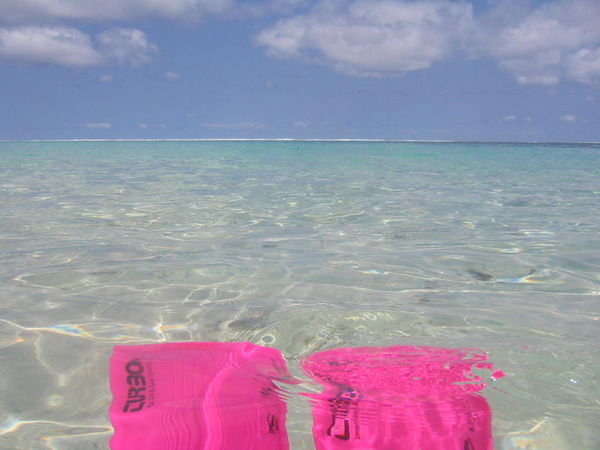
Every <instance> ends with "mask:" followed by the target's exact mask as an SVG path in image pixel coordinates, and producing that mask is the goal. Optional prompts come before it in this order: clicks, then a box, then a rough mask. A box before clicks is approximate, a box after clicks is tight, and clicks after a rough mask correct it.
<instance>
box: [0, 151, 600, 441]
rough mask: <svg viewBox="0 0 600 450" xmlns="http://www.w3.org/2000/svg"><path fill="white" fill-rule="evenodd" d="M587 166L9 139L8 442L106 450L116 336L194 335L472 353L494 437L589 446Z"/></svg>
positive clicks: (592, 284) (596, 225) (312, 347)
mask: <svg viewBox="0 0 600 450" xmlns="http://www.w3.org/2000/svg"><path fill="white" fill-rule="evenodd" d="M599 180H600V146H594V145H542V144H535V145H534V144H465V143H435V144H434V143H385V142H379V143H373V142H343V143H342V142H293V141H292V142H21V143H7V142H5V143H0V207H1V211H2V213H1V215H0V361H1V364H0V448H7V449H37V448H40V449H42V448H43V449H46V448H55V449H92V448H105V447H106V446H107V443H108V440H109V438H110V436H111V432H112V430H111V427H110V422H109V420H108V414H107V410H108V405H109V403H110V398H111V397H110V391H109V388H108V358H109V357H110V354H111V349H112V346H113V345H115V344H126V343H130V344H136V343H137V344H142V343H156V342H167V341H190V340H193V341H251V342H253V343H256V344H261V345H266V346H273V347H276V348H278V349H279V350H281V351H282V353H283V354H284V355H285V357H286V358H287V360H288V365H289V366H290V370H291V371H292V372H294V374H295V375H298V376H301V374H300V372H299V371H298V369H297V361H298V359H299V358H301V357H302V356H306V355H308V354H310V353H313V352H316V351H320V350H325V349H330V348H335V347H342V346H371V345H429V346H445V347H477V348H481V349H484V350H486V351H487V352H489V355H490V360H491V361H493V362H494V364H495V365H496V367H497V368H499V369H502V370H503V371H504V372H506V374H507V376H506V377H504V378H502V379H499V380H497V381H495V382H490V384H491V386H490V387H489V388H488V389H487V390H486V391H484V394H485V397H486V398H487V399H488V401H489V404H490V406H491V409H492V413H493V420H494V422H493V424H494V435H495V442H496V447H497V448H500V449H521V448H536V449H565V448H577V449H593V448H600V438H599V437H598V434H597V431H596V429H597V424H598V422H599V420H600V404H599V401H598V398H599V397H600V395H599V394H600V386H599V383H600V382H599V376H598V375H599V373H600V362H599V361H600V360H599V356H600V355H599V350H598V348H599V346H598V345H597V343H598V340H599V337H600V323H599V320H600V319H599V317H600V315H599V307H598V302H599V297H600V234H599V233H598V232H599V231H600V220H599V218H600V181H599ZM289 409H290V411H289V413H288V424H287V429H288V433H289V435H290V441H291V443H292V448H294V449H295V448H298V449H304V448H307V449H309V448H312V438H311V434H310V433H311V431H310V430H311V419H310V406H309V405H308V403H306V402H305V401H304V400H302V399H301V398H294V399H292V400H290V404H289Z"/></svg>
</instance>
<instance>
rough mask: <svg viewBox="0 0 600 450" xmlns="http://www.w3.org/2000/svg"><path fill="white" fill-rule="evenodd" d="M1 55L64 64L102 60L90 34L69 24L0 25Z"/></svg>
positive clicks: (1, 56) (20, 59) (30, 60)
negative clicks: (48, 25)
mask: <svg viewBox="0 0 600 450" xmlns="http://www.w3.org/2000/svg"><path fill="white" fill-rule="evenodd" d="M0 58H5V59H13V60H18V61H23V62H33V63H50V64H58V65H62V66H90V65H95V64H99V63H100V62H101V61H102V55H101V54H100V53H99V52H98V51H97V50H96V49H95V48H94V47H93V45H92V41H91V39H90V37H89V36H88V35H87V34H85V33H82V32H81V31H79V30H76V29H75V28H66V27H16V28H0Z"/></svg>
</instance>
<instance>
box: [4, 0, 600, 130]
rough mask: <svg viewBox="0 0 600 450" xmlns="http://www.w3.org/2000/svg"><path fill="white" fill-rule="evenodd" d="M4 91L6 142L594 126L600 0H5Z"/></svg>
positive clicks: (599, 96) (599, 121)
mask: <svg viewBox="0 0 600 450" xmlns="http://www.w3.org/2000/svg"><path fill="white" fill-rule="evenodd" d="M99 4H101V5H102V6H98V5H99ZM0 101H1V105H0V106H1V108H0V139H61V138H65V139H73V138H100V139H102V138H107V139H111V138H148V139H152V138H381V139H457V140H525V141H600V1H598V0H552V1H542V0H539V1H529V2H528V1H526V0H489V1H483V0H477V1H476V0H471V1H466V0H465V1H454V0H429V1H426V0H412V1H401V0H254V1H242V0H237V1H236V0H104V1H103V2H101V3H99V2H97V1H94V0H2V1H1V2H0Z"/></svg>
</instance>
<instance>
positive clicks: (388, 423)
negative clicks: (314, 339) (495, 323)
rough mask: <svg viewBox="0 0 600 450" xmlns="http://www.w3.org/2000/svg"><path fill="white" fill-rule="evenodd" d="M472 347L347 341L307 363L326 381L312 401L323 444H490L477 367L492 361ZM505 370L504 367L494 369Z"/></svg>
mask: <svg viewBox="0 0 600 450" xmlns="http://www.w3.org/2000/svg"><path fill="white" fill-rule="evenodd" d="M485 360H486V355H485V354H484V353H483V352H481V351H477V350H473V349H445V348H435V347H400V346H397V347H385V348H383V347H370V348H368V347H365V348H341V349H334V350H328V351H324V352H320V353H316V354H313V355H311V356H309V357H308V358H306V359H305V360H304V361H303V365H302V368H303V370H304V371H305V372H306V373H307V374H308V375H310V376H311V377H313V378H314V379H315V380H316V381H317V382H318V383H320V384H322V385H323V386H324V390H323V393H321V394H306V395H307V396H308V397H310V398H311V401H312V404H313V420H314V423H313V435H314V439H315V444H316V447H317V449H320V450H325V449H327V450H329V449H362V450H368V449H383V450H385V449H406V450H418V449H426V450H490V449H492V448H493V442H492V433H491V411H490V408H489V406H488V404H487V402H486V400H485V399H484V398H483V397H481V396H479V395H477V394H475V392H477V391H480V390H481V389H483V388H484V387H485V383H484V382H483V379H481V378H480V377H478V376H475V375H473V373H472V372H471V369H472V367H473V366H475V367H477V368H480V369H481V368H486V369H492V367H491V364H489V363H485V362H484V361H485ZM495 374H496V376H498V377H499V376H500V373H499V372H496V373H495Z"/></svg>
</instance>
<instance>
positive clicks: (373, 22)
mask: <svg viewBox="0 0 600 450" xmlns="http://www.w3.org/2000/svg"><path fill="white" fill-rule="evenodd" d="M472 26H473V13H472V7H471V5H470V4H468V3H465V2H451V1H447V0H432V1H417V2H406V1H398V2H393V1H389V0H374V1H369V0H358V1H353V2H345V1H342V2H324V3H323V4H322V7H318V8H315V9H314V10H313V11H312V12H311V13H309V14H306V15H299V16H296V17H292V18H289V19H283V20H281V21H279V22H277V23H276V24H275V25H274V26H272V27H271V28H268V29H266V30H264V31H262V32H261V33H260V34H259V35H258V36H257V43H258V44H259V45H263V46H265V47H266V48H267V51H268V53H269V54H270V55H272V56H276V57H282V58H300V59H306V60H310V61H316V62H320V63H324V64H327V65H330V66H332V67H334V68H335V69H337V70H339V71H342V72H345V73H349V74H354V75H386V74H387V75H395V74H400V73H403V72H407V71H411V70H417V69H425V68H427V67H429V66H430V65H431V64H433V63H434V62H436V61H439V60H441V59H444V58H446V57H448V56H450V55H451V54H452V53H453V51H454V50H455V49H456V48H458V47H460V45H461V42H462V41H463V39H464V38H465V37H466V36H467V34H468V32H469V30H470V29H471V28H472Z"/></svg>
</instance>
